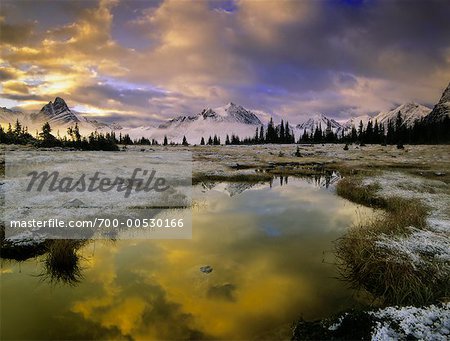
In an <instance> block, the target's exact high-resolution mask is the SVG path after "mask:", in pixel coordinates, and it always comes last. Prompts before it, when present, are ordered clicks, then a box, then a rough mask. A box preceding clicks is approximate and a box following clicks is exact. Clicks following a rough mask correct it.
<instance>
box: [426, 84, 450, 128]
mask: <svg viewBox="0 0 450 341" xmlns="http://www.w3.org/2000/svg"><path fill="white" fill-rule="evenodd" d="M446 116H447V117H448V116H450V83H449V84H448V85H447V88H446V89H445V90H444V92H443V93H442V96H441V99H440V100H439V102H438V103H437V104H436V105H435V106H434V108H433V110H432V111H431V113H430V114H429V115H428V117H427V120H428V121H442V120H443V119H444V118H445V117H446Z"/></svg>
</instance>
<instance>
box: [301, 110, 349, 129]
mask: <svg viewBox="0 0 450 341" xmlns="http://www.w3.org/2000/svg"><path fill="white" fill-rule="evenodd" d="M328 124H330V125H331V130H332V131H333V132H334V133H340V132H341V131H342V129H343V126H342V125H341V124H340V123H339V122H337V121H335V120H333V119H332V118H331V119H330V118H328V117H326V116H325V115H323V114H315V115H314V116H312V117H310V118H308V119H306V120H305V121H303V122H301V123H299V124H297V126H296V129H297V130H298V131H299V133H300V134H303V132H304V131H305V130H306V132H307V133H314V131H315V130H316V128H318V127H320V128H321V129H322V131H325V130H326V129H327V127H328Z"/></svg>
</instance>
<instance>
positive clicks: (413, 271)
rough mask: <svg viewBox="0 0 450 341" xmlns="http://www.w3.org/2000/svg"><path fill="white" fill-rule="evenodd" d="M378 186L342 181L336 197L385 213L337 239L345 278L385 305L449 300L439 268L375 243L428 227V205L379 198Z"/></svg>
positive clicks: (415, 200)
mask: <svg viewBox="0 0 450 341" xmlns="http://www.w3.org/2000/svg"><path fill="white" fill-rule="evenodd" d="M377 189H378V186H377V185H376V186H363V185H361V183H360V182H358V181H351V180H349V179H343V180H341V181H340V182H339V183H338V194H339V195H341V196H342V197H344V198H347V199H350V200H352V201H354V202H356V203H359V204H364V205H366V206H370V207H377V208H383V209H384V210H385V213H384V214H382V215H381V216H378V217H376V218H372V219H369V220H367V221H365V222H361V223H359V224H357V225H355V226H352V227H351V228H350V229H349V230H348V232H347V233H346V234H345V235H344V236H343V237H342V238H340V239H338V240H337V241H336V245H335V248H336V256H337V259H338V265H339V270H340V273H341V276H342V278H343V279H344V280H346V281H348V282H349V283H351V284H352V286H353V287H355V288H363V289H365V290H366V291H368V292H369V293H371V294H372V295H373V296H374V297H375V298H377V299H379V300H381V301H382V302H383V303H384V304H389V305H391V304H402V305H403V304H429V303H433V302H436V301H439V300H440V299H442V298H443V297H446V296H447V295H448V294H449V292H448V287H449V286H448V285H446V284H445V283H444V282H443V280H442V276H440V275H439V271H440V270H439V268H438V267H432V266H431V267H430V266H416V264H414V263H413V262H411V261H409V260H407V259H402V257H401V255H398V256H397V255H394V256H393V255H392V252H389V251H388V250H386V249H384V248H381V247H380V246H379V245H378V244H377V242H378V241H379V240H380V236H381V235H384V236H385V237H386V238H387V239H388V240H389V239H390V238H395V237H398V236H401V235H405V236H406V235H408V234H410V233H411V229H410V227H411V226H413V227H415V228H422V229H423V228H426V226H427V224H426V217H427V215H428V207H426V206H425V205H423V204H422V203H421V201H420V200H417V199H405V198H400V197H390V198H381V197H379V196H378V195H377Z"/></svg>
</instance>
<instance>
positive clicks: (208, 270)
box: [200, 265, 213, 274]
mask: <svg viewBox="0 0 450 341" xmlns="http://www.w3.org/2000/svg"><path fill="white" fill-rule="evenodd" d="M200 271H201V272H203V273H204V274H209V273H211V272H212V271H213V268H212V267H211V266H210V265H205V266H201V267H200Z"/></svg>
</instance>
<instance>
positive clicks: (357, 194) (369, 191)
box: [336, 178, 386, 208]
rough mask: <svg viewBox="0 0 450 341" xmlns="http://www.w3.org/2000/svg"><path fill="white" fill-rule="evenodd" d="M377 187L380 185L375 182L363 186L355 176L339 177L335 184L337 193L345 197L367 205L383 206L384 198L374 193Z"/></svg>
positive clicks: (384, 203)
mask: <svg viewBox="0 0 450 341" xmlns="http://www.w3.org/2000/svg"><path fill="white" fill-rule="evenodd" d="M379 189H380V185H378V184H376V183H374V184H370V185H366V186H363V185H361V180H360V179H357V178H344V179H341V180H340V181H339V182H338V184H337V186H336V192H337V194H338V195H339V196H341V197H343V198H345V199H348V200H350V201H353V202H355V203H357V204H361V205H364V206H368V207H373V208H384V207H385V206H386V202H385V200H384V199H383V198H380V197H379V196H378V195H377V194H376V192H377V191H378V190H379Z"/></svg>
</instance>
